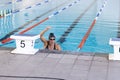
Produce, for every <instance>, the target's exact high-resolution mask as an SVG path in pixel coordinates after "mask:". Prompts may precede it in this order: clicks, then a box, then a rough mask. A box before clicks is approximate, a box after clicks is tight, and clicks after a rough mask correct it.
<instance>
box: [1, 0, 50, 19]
mask: <svg viewBox="0 0 120 80" xmlns="http://www.w3.org/2000/svg"><path fill="white" fill-rule="evenodd" d="M50 1H51V0H47V1H46V0H43V1H42V2H40V3H37V4H34V5H32V6H27V7H26V8H23V9H21V10H18V9H17V10H14V11H10V12H9V13H8V14H5V15H2V16H0V18H3V17H6V16H9V15H12V14H16V13H18V12H22V11H24V10H27V9H30V8H33V7H36V6H40V5H42V4H44V3H48V2H50Z"/></svg>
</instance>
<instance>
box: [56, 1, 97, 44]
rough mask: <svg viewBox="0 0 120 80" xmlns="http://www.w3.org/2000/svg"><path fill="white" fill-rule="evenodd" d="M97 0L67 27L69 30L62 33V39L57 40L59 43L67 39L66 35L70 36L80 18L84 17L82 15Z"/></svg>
mask: <svg viewBox="0 0 120 80" xmlns="http://www.w3.org/2000/svg"><path fill="white" fill-rule="evenodd" d="M96 1H97V0H94V1H93V2H92V3H91V4H90V5H89V6H88V7H87V8H86V9H85V10H84V12H83V13H82V14H80V16H78V17H77V18H76V19H75V21H74V22H73V23H72V24H71V25H70V27H68V28H67V30H66V31H65V32H64V34H62V35H61V37H60V39H59V40H58V41H57V42H59V43H63V42H65V40H66V37H67V36H68V34H69V33H70V32H71V31H72V30H73V28H75V26H76V25H77V24H78V22H79V21H80V19H81V18H82V16H84V14H85V13H86V12H87V11H88V10H89V9H90V8H91V7H92V6H93V4H94V3H95V2H96Z"/></svg>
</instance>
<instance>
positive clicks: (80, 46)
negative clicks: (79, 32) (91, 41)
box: [77, 0, 107, 51]
mask: <svg viewBox="0 0 120 80" xmlns="http://www.w3.org/2000/svg"><path fill="white" fill-rule="evenodd" d="M106 3H107V0H104V3H103V5H102V8H101V9H100V11H99V12H98V13H97V15H96V17H95V19H94V20H93V22H92V24H91V25H90V27H89V29H88V31H87V32H86V34H85V35H84V37H83V38H82V40H81V42H80V44H79V46H78V49H77V51H79V50H80V49H81V48H82V47H83V46H84V44H85V42H86V40H87V38H88V36H89V34H90V32H91V31H92V29H93V27H94V25H95V23H96V21H97V19H98V17H99V16H100V14H101V13H102V11H103V8H104V7H105V4H106Z"/></svg>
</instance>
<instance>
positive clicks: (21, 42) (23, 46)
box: [11, 34, 39, 54]
mask: <svg viewBox="0 0 120 80" xmlns="http://www.w3.org/2000/svg"><path fill="white" fill-rule="evenodd" d="M11 38H12V39H15V41H16V49H14V50H13V51H11V53H19V54H35V53H36V52H37V51H38V50H39V49H35V48H34V44H35V40H36V39H38V38H39V36H37V35H29V34H23V35H19V34H17V35H12V36H11Z"/></svg>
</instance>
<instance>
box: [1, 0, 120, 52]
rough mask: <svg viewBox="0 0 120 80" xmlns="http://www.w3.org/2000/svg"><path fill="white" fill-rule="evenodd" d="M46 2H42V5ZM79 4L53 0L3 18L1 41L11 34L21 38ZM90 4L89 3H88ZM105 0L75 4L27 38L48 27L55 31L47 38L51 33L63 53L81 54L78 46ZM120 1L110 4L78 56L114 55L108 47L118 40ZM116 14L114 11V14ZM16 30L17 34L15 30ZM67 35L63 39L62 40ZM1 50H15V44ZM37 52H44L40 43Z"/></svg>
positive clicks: (7, 45)
mask: <svg viewBox="0 0 120 80" xmlns="http://www.w3.org/2000/svg"><path fill="white" fill-rule="evenodd" d="M42 1H43V2H44V0H41V2H42ZM74 1H76V0H64V1H61V0H51V1H48V2H47V3H43V4H41V5H40V6H35V7H32V8H30V9H26V10H23V11H21V12H17V13H15V14H12V15H9V16H6V17H4V18H0V23H1V24H0V25H1V27H0V35H1V36H0V39H1V41H2V39H4V38H5V36H7V37H8V36H10V35H9V34H18V33H19V32H21V31H22V30H24V29H26V28H28V27H30V26H32V25H34V24H36V23H38V22H39V21H41V20H43V19H45V18H46V17H48V16H50V15H51V14H53V13H55V12H57V11H59V10H60V9H63V8H64V7H65V6H67V5H69V4H71V3H73V2H74ZM86 2H87V3H86ZM103 2H104V0H102V1H101V0H80V1H77V3H76V4H74V5H72V6H70V7H69V8H67V9H65V10H63V11H61V12H60V13H59V14H57V13H56V14H57V15H55V16H52V17H51V18H50V19H48V20H46V21H44V22H43V23H42V24H39V25H38V26H36V27H34V28H32V29H31V30H29V31H27V32H25V33H26V34H39V33H40V32H41V31H42V30H43V29H44V28H45V27H47V26H52V29H51V30H50V31H48V32H47V33H46V34H45V38H48V34H49V33H50V32H53V33H55V36H56V41H57V42H58V43H59V44H60V46H61V47H62V50H64V51H78V46H79V44H80V42H81V40H82V39H83V37H84V35H85V34H86V32H87V30H88V29H89V27H90V25H91V24H92V22H93V20H94V18H95V17H96V15H97V13H98V11H99V10H100V8H101V6H102V4H103ZM119 5H120V2H119V0H115V1H107V4H106V6H105V7H104V10H103V11H102V14H101V15H100V16H99V18H98V20H97V21H96V24H95V25H94V27H93V29H92V31H91V32H90V35H89V36H88V38H87V40H86V42H85V44H84V45H83V47H82V48H81V49H80V50H79V52H97V53H111V52H113V49H112V46H110V45H109V39H110V38H111V37H118V32H119V30H118V29H119V27H120V26H119V25H120V23H119V22H120V18H119V17H120V11H119ZM111 10H113V11H111ZM16 29H17V30H16ZM63 35H64V37H65V38H64V39H63V38H61V37H63ZM0 46H1V47H15V43H14V40H12V41H10V42H8V43H5V44H2V43H0ZM35 48H40V49H42V48H43V43H42V42H41V41H40V40H39V39H38V40H36V43H35Z"/></svg>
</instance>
